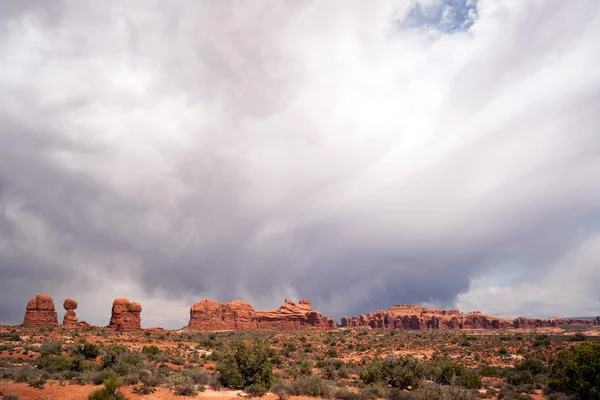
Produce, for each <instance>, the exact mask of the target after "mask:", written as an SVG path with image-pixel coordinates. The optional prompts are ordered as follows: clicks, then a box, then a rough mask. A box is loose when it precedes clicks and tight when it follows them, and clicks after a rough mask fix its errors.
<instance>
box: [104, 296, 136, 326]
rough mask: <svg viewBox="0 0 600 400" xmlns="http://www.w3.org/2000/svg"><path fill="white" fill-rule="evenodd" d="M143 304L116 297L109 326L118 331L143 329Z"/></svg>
mask: <svg viewBox="0 0 600 400" xmlns="http://www.w3.org/2000/svg"><path fill="white" fill-rule="evenodd" d="M141 313H142V306H141V305H140V304H139V303H135V302H131V301H129V300H128V299H125V298H119V299H115V301H114V302H113V306H112V315H111V317H110V323H109V324H108V328H111V329H116V330H118V331H136V330H141V329H142V318H141V316H140V314H141Z"/></svg>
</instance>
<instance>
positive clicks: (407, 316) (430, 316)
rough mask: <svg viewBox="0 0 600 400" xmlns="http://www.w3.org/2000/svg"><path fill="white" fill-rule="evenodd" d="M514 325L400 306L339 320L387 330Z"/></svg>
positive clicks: (502, 320)
mask: <svg viewBox="0 0 600 400" xmlns="http://www.w3.org/2000/svg"><path fill="white" fill-rule="evenodd" d="M512 325H513V322H512V321H511V320H508V319H505V318H497V317H492V316H489V315H485V314H481V313H480V312H477V311H476V312H472V313H468V314H463V313H461V312H460V311H458V310H434V309H432V308H425V307H421V306H416V305H411V304H399V305H395V306H393V307H390V308H389V309H388V310H387V311H382V310H379V311H377V312H375V313H368V314H367V315H366V316H365V315H361V316H360V317H358V318H357V317H352V318H348V317H345V319H344V318H343V319H342V324H341V326H345V327H355V326H365V327H371V328H389V329H461V328H465V329H499V328H508V327H512Z"/></svg>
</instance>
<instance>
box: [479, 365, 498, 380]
mask: <svg viewBox="0 0 600 400" xmlns="http://www.w3.org/2000/svg"><path fill="white" fill-rule="evenodd" d="M478 372H479V375H480V376H493V377H500V376H502V371H501V370H500V369H499V368H498V367H494V366H492V365H481V366H480V367H479V368H478Z"/></svg>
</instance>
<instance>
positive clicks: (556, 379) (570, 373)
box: [548, 343, 600, 399]
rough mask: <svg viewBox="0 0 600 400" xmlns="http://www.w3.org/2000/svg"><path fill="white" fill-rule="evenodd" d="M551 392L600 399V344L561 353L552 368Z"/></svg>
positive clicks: (585, 344)
mask: <svg viewBox="0 0 600 400" xmlns="http://www.w3.org/2000/svg"><path fill="white" fill-rule="evenodd" d="M548 387H549V389H550V391H555V392H564V393H567V394H576V395H577V396H579V398H581V399H598V398H600V344H595V343H582V344H579V345H577V346H574V347H573V348H572V349H570V350H565V351H561V352H560V353H559V354H558V356H557V357H556V359H555V360H554V362H553V363H552V364H551V367H550V380H549V381H548Z"/></svg>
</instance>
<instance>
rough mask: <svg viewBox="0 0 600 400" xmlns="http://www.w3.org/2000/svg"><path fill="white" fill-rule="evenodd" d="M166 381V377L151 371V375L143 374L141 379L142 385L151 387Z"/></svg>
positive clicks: (158, 372)
mask: <svg viewBox="0 0 600 400" xmlns="http://www.w3.org/2000/svg"><path fill="white" fill-rule="evenodd" d="M166 379H167V377H166V375H165V374H164V373H161V372H160V371H153V372H152V373H151V374H145V375H142V377H141V380H142V384H144V385H147V386H152V387H156V386H160V385H161V384H163V383H164V382H165V381H166Z"/></svg>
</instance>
